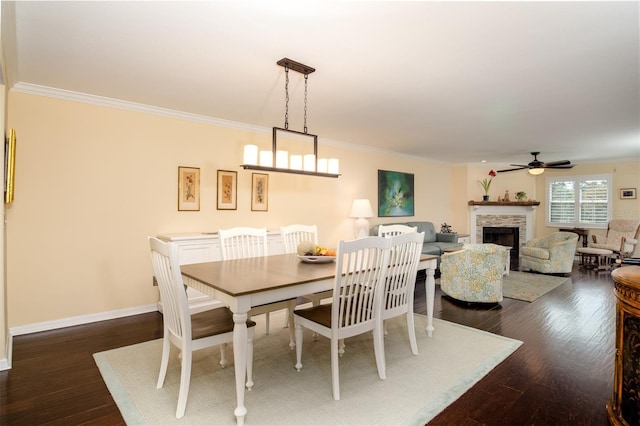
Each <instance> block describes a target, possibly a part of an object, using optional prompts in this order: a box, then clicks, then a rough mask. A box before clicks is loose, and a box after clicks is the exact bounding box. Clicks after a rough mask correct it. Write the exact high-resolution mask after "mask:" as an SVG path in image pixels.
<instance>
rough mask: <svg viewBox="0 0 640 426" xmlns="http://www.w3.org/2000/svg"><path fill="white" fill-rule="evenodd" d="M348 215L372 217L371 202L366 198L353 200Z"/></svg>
mask: <svg viewBox="0 0 640 426" xmlns="http://www.w3.org/2000/svg"><path fill="white" fill-rule="evenodd" d="M349 217H357V218H360V217H373V209H372V208H371V203H370V202H369V200H367V199H366V198H359V199H356V200H353V204H352V205H351V212H349Z"/></svg>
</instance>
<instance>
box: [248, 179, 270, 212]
mask: <svg viewBox="0 0 640 426" xmlns="http://www.w3.org/2000/svg"><path fill="white" fill-rule="evenodd" d="M267 210H269V175H267V174H264V173H252V174H251V211H254V212H266V211H267Z"/></svg>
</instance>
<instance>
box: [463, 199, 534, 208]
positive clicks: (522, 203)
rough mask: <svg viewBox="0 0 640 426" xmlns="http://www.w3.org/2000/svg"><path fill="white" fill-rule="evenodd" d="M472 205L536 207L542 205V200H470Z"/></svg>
mask: <svg viewBox="0 0 640 426" xmlns="http://www.w3.org/2000/svg"><path fill="white" fill-rule="evenodd" d="M469 205H470V206H524V207H536V206H539V205H540V201H506V202H503V201H501V202H498V201H474V200H470V201H469Z"/></svg>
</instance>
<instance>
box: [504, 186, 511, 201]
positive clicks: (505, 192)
mask: <svg viewBox="0 0 640 426" xmlns="http://www.w3.org/2000/svg"><path fill="white" fill-rule="evenodd" d="M509 201H511V200H510V199H509V190H508V189H507V190H506V191H504V198H503V199H502V202H503V203H508V202H509Z"/></svg>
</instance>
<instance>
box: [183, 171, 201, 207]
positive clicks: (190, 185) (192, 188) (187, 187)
mask: <svg viewBox="0 0 640 426" xmlns="http://www.w3.org/2000/svg"><path fill="white" fill-rule="evenodd" d="M199 210H200V169H199V168H197V167H183V166H179V167H178V211H199Z"/></svg>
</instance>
